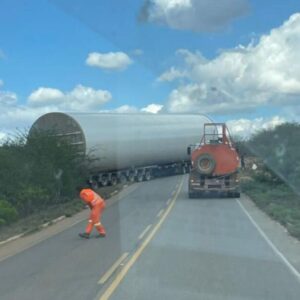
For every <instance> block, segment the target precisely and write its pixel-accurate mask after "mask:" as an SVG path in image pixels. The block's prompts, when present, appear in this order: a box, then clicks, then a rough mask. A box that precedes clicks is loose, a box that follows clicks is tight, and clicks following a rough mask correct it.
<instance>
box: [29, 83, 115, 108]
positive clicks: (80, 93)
mask: <svg viewBox="0 0 300 300" xmlns="http://www.w3.org/2000/svg"><path fill="white" fill-rule="evenodd" d="M111 98H112V95H111V93H110V92H109V91H106V90H94V89H93V88H91V87H85V86H83V85H77V86H76V87H75V88H74V89H73V90H71V91H69V92H62V91H60V90H58V89H53V88H45V87H40V88H38V89H37V90H35V91H33V92H32V93H31V94H30V96H29V97H28V104H29V105H30V106H32V107H41V106H43V107H49V106H54V107H55V109H57V110H64V111H66V110H69V111H91V110H93V111H94V110H96V111H97V110H99V109H100V106H101V105H103V104H104V103H106V102H108V101H110V100H111Z"/></svg>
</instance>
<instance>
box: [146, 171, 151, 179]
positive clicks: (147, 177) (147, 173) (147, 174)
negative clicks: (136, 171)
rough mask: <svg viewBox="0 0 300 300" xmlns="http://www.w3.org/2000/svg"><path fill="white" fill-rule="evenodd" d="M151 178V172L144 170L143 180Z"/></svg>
mask: <svg viewBox="0 0 300 300" xmlns="http://www.w3.org/2000/svg"><path fill="white" fill-rule="evenodd" d="M150 179H151V172H150V171H146V173H145V180H146V181H149V180H150Z"/></svg>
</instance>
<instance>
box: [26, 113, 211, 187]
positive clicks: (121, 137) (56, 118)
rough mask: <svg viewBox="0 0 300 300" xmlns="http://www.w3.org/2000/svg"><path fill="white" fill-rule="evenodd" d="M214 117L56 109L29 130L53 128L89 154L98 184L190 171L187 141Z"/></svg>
mask: <svg viewBox="0 0 300 300" xmlns="http://www.w3.org/2000/svg"><path fill="white" fill-rule="evenodd" d="M209 122H210V119H209V118H207V117H206V116H203V115H200V114H149V113H139V114H119V113H62V112H51V113H47V114H44V115H42V116H41V117H40V118H38V119H37V120H36V121H35V122H34V124H33V125H32V127H31V128H30V131H29V135H31V134H34V133H35V132H36V131H44V132H49V133H51V134H54V135H56V136H59V137H61V138H63V139H65V140H66V141H68V142H69V143H70V144H71V145H73V146H74V147H76V149H77V151H78V153H80V154H82V155H83V156H88V157H89V158H90V161H92V162H93V163H92V164H91V165H90V176H89V178H88V182H89V184H90V185H91V186H92V187H97V186H107V185H116V184H117V183H125V182H126V181H127V182H133V181H138V182H140V181H144V180H150V179H152V178H155V177H159V176H163V175H172V174H184V173H186V172H189V169H190V160H189V156H188V155H187V153H186V145H188V144H190V143H195V142H196V141H197V139H198V136H199V124H202V125H203V124H204V123H209ZM201 130H202V129H201ZM201 130H200V131H201Z"/></svg>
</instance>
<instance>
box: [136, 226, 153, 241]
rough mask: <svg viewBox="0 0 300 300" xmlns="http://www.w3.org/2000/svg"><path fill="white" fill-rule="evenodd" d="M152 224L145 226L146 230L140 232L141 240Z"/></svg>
mask: <svg viewBox="0 0 300 300" xmlns="http://www.w3.org/2000/svg"><path fill="white" fill-rule="evenodd" d="M151 226H152V224H150V225H148V226H147V227H146V228H145V230H144V231H143V232H142V233H141V234H140V236H139V240H141V239H142V238H143V237H144V236H145V235H146V233H147V232H148V231H149V230H150V228H151Z"/></svg>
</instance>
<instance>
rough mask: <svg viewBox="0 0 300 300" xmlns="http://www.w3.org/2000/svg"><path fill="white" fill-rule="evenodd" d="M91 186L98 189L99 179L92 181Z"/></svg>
mask: <svg viewBox="0 0 300 300" xmlns="http://www.w3.org/2000/svg"><path fill="white" fill-rule="evenodd" d="M90 186H91V188H92V189H93V190H96V189H97V188H98V187H99V184H98V182H97V181H95V180H93V181H92V182H91V183H90Z"/></svg>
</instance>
